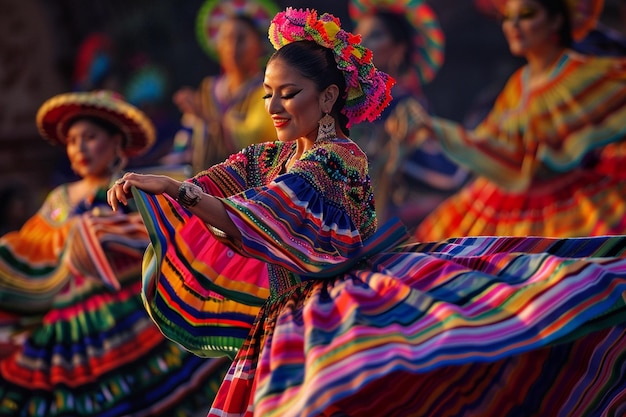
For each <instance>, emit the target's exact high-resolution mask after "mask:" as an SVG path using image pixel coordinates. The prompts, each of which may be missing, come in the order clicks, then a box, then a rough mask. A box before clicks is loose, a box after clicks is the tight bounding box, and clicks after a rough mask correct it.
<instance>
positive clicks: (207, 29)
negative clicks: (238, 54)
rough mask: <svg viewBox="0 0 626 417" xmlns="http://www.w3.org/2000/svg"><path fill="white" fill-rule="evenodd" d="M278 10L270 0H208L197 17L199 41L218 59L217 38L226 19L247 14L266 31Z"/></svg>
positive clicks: (262, 30)
mask: <svg viewBox="0 0 626 417" xmlns="http://www.w3.org/2000/svg"><path fill="white" fill-rule="evenodd" d="M278 11H279V10H278V7H277V6H276V5H275V4H274V3H273V2H272V1H270V0H207V1H206V2H205V3H204V4H203V5H202V7H201V8H200V11H199V12H198V16H197V18H196V36H197V38H198V42H199V43H200V46H202V49H204V51H205V52H206V53H207V54H209V56H210V57H211V58H213V59H215V60H218V56H217V50H216V45H215V39H216V37H217V32H218V29H219V27H220V25H221V24H222V23H223V22H224V21H225V20H228V19H230V18H232V17H235V16H245V17H247V18H250V19H252V21H253V22H254V23H255V24H256V26H257V28H258V29H259V31H260V32H261V33H264V32H266V31H267V28H268V27H269V25H270V21H271V20H272V18H273V17H274V15H276V13H278Z"/></svg>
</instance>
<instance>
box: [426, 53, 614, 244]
mask: <svg viewBox="0 0 626 417" xmlns="http://www.w3.org/2000/svg"><path fill="white" fill-rule="evenodd" d="M624 120H626V59H621V58H610V57H592V56H582V55H578V54H576V53H574V52H566V53H564V54H563V56H562V57H561V59H560V61H559V62H558V63H557V65H556V67H555V69H554V70H553V73H552V74H551V75H550V78H549V80H548V81H547V82H546V84H545V85H542V86H541V87H537V88H535V89H534V90H532V89H531V88H530V87H529V86H528V68H526V67H523V68H521V69H520V70H518V71H517V72H516V73H515V74H514V75H513V76H512V77H511V78H510V79H509V81H508V83H507V85H506V86H505V88H504V90H503V91H502V92H501V94H500V95H499V97H498V98H497V100H496V103H495V105H494V108H493V110H492V111H491V113H490V114H489V115H488V116H487V118H486V119H485V120H484V121H483V122H482V123H481V124H480V125H478V126H477V127H476V129H475V130H473V131H466V130H464V129H463V128H462V127H461V126H459V125H458V124H455V123H453V122H449V121H445V120H442V119H434V127H435V129H436V131H437V132H438V137H439V139H440V140H441V141H442V143H443V145H444V148H445V150H446V152H447V153H448V154H449V156H450V157H452V158H453V159H454V160H455V161H457V162H458V163H460V164H462V165H465V166H468V167H469V168H470V169H471V170H472V171H473V172H474V173H475V174H477V175H478V176H479V177H478V178H477V180H476V181H474V182H473V183H470V184H469V185H467V186H466V187H465V188H464V189H462V190H461V191H459V192H458V193H457V194H455V195H454V196H452V197H450V198H449V199H448V200H447V201H445V202H443V203H442V204H441V205H440V206H439V207H438V208H437V209H436V210H435V211H434V212H433V213H431V214H430V215H429V216H428V217H427V218H426V219H425V220H424V221H423V222H422V224H421V225H420V226H419V228H418V229H417V231H416V235H415V236H416V238H417V239H418V240H420V241H424V242H426V241H437V240H442V239H446V238H449V237H461V236H476V235H485V236H489V235H498V236H530V235H535V236H559V237H580V236H597V235H603V234H620V233H625V232H626V221H625V220H624V216H623V213H624V207H625V206H626V174H625V173H624V170H623V169H622V167H623V166H624V163H625V162H626V145H625V144H624V141H623V139H624V137H625V136H626V123H624Z"/></svg>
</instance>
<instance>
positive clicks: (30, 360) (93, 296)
mask: <svg viewBox="0 0 626 417" xmlns="http://www.w3.org/2000/svg"><path fill="white" fill-rule="evenodd" d="M37 126H38V128H39V130H40V132H41V134H42V135H43V136H44V137H45V138H47V139H49V140H51V141H52V142H55V143H59V144H62V145H64V146H65V148H66V151H67V157H68V159H69V160H70V162H71V166H72V169H73V170H74V172H75V173H76V175H77V176H78V177H79V178H80V179H79V180H78V181H75V182H71V183H67V184H63V185H61V186H59V187H57V188H56V189H54V190H53V191H52V192H50V194H49V195H48V197H47V199H46V200H45V202H44V203H43V206H42V207H41V208H40V209H39V211H38V212H37V213H36V214H35V215H34V216H33V217H31V218H30V219H29V220H28V221H27V222H26V223H25V224H24V226H23V227H22V228H21V229H20V230H19V231H15V232H11V233H8V234H6V235H4V236H3V237H2V238H0V305H1V306H2V307H1V310H0V335H1V337H2V340H1V342H2V354H3V356H4V357H3V358H2V359H1V360H0V375H1V378H0V415H2V416H40V417H47V416H52V415H64V416H70V415H71V416H91V417H93V416H107V417H112V416H155V417H156V416H164V415H168V416H181V417H182V416H189V415H190V413H191V412H193V411H194V410H195V409H196V408H202V404H203V402H207V401H208V402H210V401H211V398H212V396H213V395H214V393H215V390H216V387H217V385H218V384H219V382H220V381H221V379H222V377H223V374H224V372H225V368H224V367H225V366H226V365H227V363H225V362H222V361H212V360H206V359H201V358H198V357H196V356H195V355H193V354H191V353H189V352H188V351H186V350H184V349H183V348H182V347H180V346H179V345H177V344H176V343H173V342H170V341H169V340H167V339H165V338H164V337H163V335H162V334H161V333H160V332H159V330H158V329H157V328H156V326H154V324H153V323H152V321H151V320H150V317H149V316H148V314H147V313H146V311H145V309H144V306H143V303H142V300H141V296H140V292H141V264H142V257H143V254H144V251H145V249H146V246H147V245H148V234H147V231H146V229H145V226H144V224H143V222H142V220H141V217H140V216H139V214H138V213H136V212H134V211H133V210H132V207H125V209H124V210H121V211H118V212H117V213H112V211H111V210H110V208H109V207H108V206H107V205H106V199H105V197H106V193H105V192H106V190H107V188H108V187H109V186H110V185H111V184H112V183H113V181H114V180H115V178H118V177H119V176H120V175H121V174H122V169H123V168H124V166H125V165H126V163H127V161H128V158H132V157H134V156H138V155H140V154H142V153H144V152H146V151H147V150H148V149H149V148H150V147H151V146H152V145H153V143H154V140H155V132H154V127H153V125H152V123H151V121H150V120H149V119H148V118H147V117H146V116H145V114H144V113H142V112H141V111H139V110H138V109H137V108H135V107H134V106H132V105H130V104H128V103H127V102H126V101H124V100H122V99H121V98H120V97H119V96H118V95H117V94H115V93H113V92H111V91H97V92H79V93H66V94H60V95H58V96H55V97H52V98H51V99H49V100H48V101H46V102H45V103H44V104H43V105H42V106H41V108H40V109H39V112H38V114H37ZM205 406H206V405H205Z"/></svg>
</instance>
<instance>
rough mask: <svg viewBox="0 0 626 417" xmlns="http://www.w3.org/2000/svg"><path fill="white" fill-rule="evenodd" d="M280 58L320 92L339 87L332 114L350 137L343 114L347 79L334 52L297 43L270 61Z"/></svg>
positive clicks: (272, 57) (306, 42)
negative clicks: (329, 87) (327, 88)
mask: <svg viewBox="0 0 626 417" xmlns="http://www.w3.org/2000/svg"><path fill="white" fill-rule="evenodd" d="M277 58H280V59H282V60H283V61H284V62H285V63H286V64H287V65H289V66H290V67H293V68H295V69H296V71H298V72H299V73H300V74H301V75H302V76H303V77H306V78H308V79H310V80H311V81H313V82H314V83H315V85H316V86H317V89H318V91H322V90H324V89H325V88H326V87H328V86H330V85H333V84H335V85H337V87H339V92H340V94H339V97H338V98H337V101H336V102H335V105H334V106H333V108H332V110H331V112H330V114H331V115H332V116H333V117H334V118H335V120H337V121H338V122H339V126H340V128H341V130H342V131H343V132H344V133H345V134H346V135H348V134H349V133H350V132H349V130H348V127H347V123H348V117H347V116H346V115H345V114H343V113H342V112H341V110H342V109H343V108H344V106H345V105H346V97H345V93H346V79H345V78H344V76H343V73H342V72H341V70H339V68H337V62H336V61H335V56H334V55H333V52H332V51H331V50H330V49H328V48H325V47H323V46H321V45H319V44H317V43H316V42H314V41H297V42H292V43H289V44H287V45H285V46H283V47H281V48H280V49H278V50H277V51H276V52H274V54H273V55H272V56H271V57H270V61H272V60H274V59H277Z"/></svg>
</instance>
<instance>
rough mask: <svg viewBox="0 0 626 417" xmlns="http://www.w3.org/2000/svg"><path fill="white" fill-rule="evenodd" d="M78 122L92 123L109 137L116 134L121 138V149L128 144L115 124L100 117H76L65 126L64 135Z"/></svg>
mask: <svg viewBox="0 0 626 417" xmlns="http://www.w3.org/2000/svg"><path fill="white" fill-rule="evenodd" d="M79 120H86V121H88V122H90V123H93V124H94V125H96V126H98V127H99V128H101V129H103V130H104V131H105V132H107V133H108V134H109V135H111V136H113V135H116V134H117V135H120V136H121V137H122V148H125V147H126V145H127V144H128V138H127V137H126V135H125V134H124V132H123V131H122V129H120V127H119V126H117V125H116V124H115V123H113V122H110V121H108V120H106V119H103V118H101V117H97V116H91V115H78V116H76V117H74V118H72V119H70V120H69V121H68V122H67V123H66V124H65V134H67V132H68V131H69V130H70V128H71V127H72V125H73V124H74V123H76V122H78V121H79Z"/></svg>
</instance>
